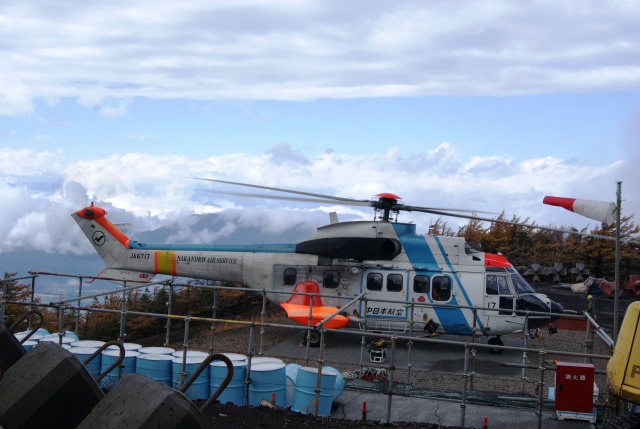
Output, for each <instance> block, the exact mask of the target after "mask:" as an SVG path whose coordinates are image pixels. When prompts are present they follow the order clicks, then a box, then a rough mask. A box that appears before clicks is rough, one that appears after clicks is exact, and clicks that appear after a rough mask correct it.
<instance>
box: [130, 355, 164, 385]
mask: <svg viewBox="0 0 640 429" xmlns="http://www.w3.org/2000/svg"><path fill="white" fill-rule="evenodd" d="M138 353H140V352H138ZM172 361H173V356H171V355H170V354H153V353H140V354H139V355H138V356H137V357H136V373H137V374H141V375H144V376H145V377H149V378H150V379H152V380H156V381H158V382H160V383H162V384H166V385H167V386H171V362H172Z"/></svg>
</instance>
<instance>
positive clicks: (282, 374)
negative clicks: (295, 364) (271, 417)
mask: <svg viewBox="0 0 640 429" xmlns="http://www.w3.org/2000/svg"><path fill="white" fill-rule="evenodd" d="M249 372H250V374H249V376H250V378H251V384H249V395H248V396H249V405H251V406H258V405H260V402H261V401H262V400H263V399H265V400H267V401H269V402H271V401H272V398H273V396H274V395H275V404H276V405H277V406H278V407H282V408H285V407H286V406H287V374H286V369H285V364H284V362H264V363H258V364H255V365H254V364H253V362H252V363H251V369H250V370H249Z"/></svg>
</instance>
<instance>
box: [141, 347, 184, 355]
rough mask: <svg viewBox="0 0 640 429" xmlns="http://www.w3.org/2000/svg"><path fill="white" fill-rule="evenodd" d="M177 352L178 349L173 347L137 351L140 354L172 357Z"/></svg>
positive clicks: (145, 348)
mask: <svg viewBox="0 0 640 429" xmlns="http://www.w3.org/2000/svg"><path fill="white" fill-rule="evenodd" d="M175 351H176V349H173V348H171V347H142V348H139V349H138V350H137V352H138V353H143V354H149V355H170V354H171V353H173V352H175Z"/></svg>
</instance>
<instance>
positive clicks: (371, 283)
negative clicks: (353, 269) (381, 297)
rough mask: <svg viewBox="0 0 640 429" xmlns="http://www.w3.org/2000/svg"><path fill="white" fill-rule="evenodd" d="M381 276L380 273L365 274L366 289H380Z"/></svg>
mask: <svg viewBox="0 0 640 429" xmlns="http://www.w3.org/2000/svg"><path fill="white" fill-rule="evenodd" d="M382 278H383V277H382V274H380V273H369V274H367V289H368V290H382Z"/></svg>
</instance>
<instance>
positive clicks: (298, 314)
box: [280, 281, 349, 329]
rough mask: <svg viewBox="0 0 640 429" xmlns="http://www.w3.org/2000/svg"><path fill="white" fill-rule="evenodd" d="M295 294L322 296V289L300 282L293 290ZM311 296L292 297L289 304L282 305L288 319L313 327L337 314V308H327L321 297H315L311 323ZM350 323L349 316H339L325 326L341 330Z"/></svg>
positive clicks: (310, 283) (313, 284) (316, 285)
mask: <svg viewBox="0 0 640 429" xmlns="http://www.w3.org/2000/svg"><path fill="white" fill-rule="evenodd" d="M293 291H294V292H301V293H310V294H320V288H319V287H318V283H316V282H311V281H307V282H300V283H298V284H297V285H296V287H295V288H294V289H293ZM311 298H312V297H310V296H309V295H296V294H293V295H291V298H289V299H288V300H287V302H283V303H281V304H280V305H281V306H282V308H284V310H285V311H286V312H287V317H288V318H289V319H291V320H294V321H296V322H298V323H300V324H302V325H307V326H313V325H315V324H316V323H318V322H321V321H323V320H324V319H326V318H327V317H329V316H330V315H331V314H333V313H335V312H336V310H337V308H336V307H330V306H325V305H323V304H322V299H321V297H320V296H314V297H313V301H312V302H313V307H312V308H311V321H309V307H310V305H309V303H310V302H311ZM347 323H349V316H346V315H342V314H337V315H335V316H334V317H332V318H331V319H330V320H328V321H327V322H326V323H325V324H324V326H325V327H326V328H329V329H339V328H342V327H343V326H345V325H346V324H347Z"/></svg>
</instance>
